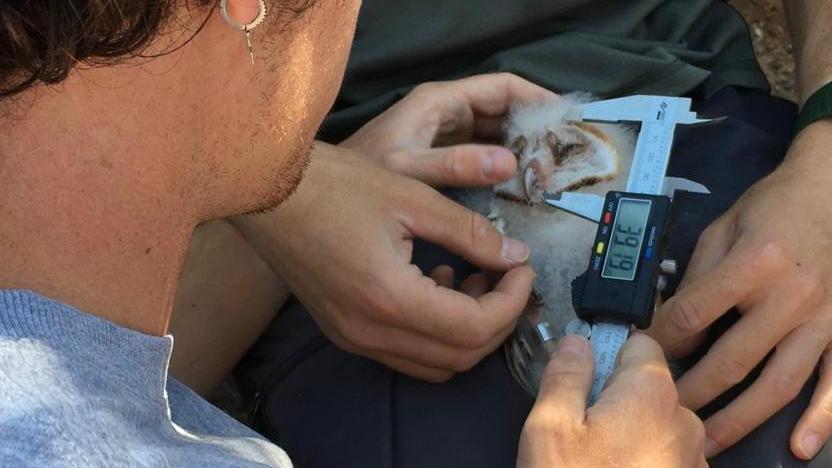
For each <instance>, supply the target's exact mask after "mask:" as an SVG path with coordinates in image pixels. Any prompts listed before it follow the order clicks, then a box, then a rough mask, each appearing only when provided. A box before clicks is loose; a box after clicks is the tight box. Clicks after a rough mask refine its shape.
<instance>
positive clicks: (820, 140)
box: [785, 116, 832, 172]
mask: <svg viewBox="0 0 832 468" xmlns="http://www.w3.org/2000/svg"><path fill="white" fill-rule="evenodd" d="M830 152H832V116H830V117H826V118H822V119H819V120H816V121H814V122H812V123H810V124H808V125H806V126H805V127H804V128H803V129H802V130H801V131H800V133H799V134H797V135H796V136H795V138H794V140H793V141H792V145H791V148H789V152H788V154H787V155H786V160H785V161H786V162H788V163H798V162H807V163H809V164H811V166H810V167H812V168H813V172H825V170H823V169H822V167H824V166H826V165H830V166H832V157H831V156H830Z"/></svg>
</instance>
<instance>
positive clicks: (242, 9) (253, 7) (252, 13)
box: [227, 0, 260, 24]
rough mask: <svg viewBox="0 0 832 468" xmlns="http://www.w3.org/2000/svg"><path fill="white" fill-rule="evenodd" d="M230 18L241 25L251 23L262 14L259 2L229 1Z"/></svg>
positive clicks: (254, 0)
mask: <svg viewBox="0 0 832 468" xmlns="http://www.w3.org/2000/svg"><path fill="white" fill-rule="evenodd" d="M227 2H228V8H227V11H228V16H229V17H230V18H231V19H232V20H234V21H236V22H237V23H240V24H248V23H251V22H252V21H253V20H254V19H255V18H257V15H258V14H259V13H260V2H259V0H227Z"/></svg>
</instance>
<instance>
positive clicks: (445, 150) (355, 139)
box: [340, 73, 556, 187]
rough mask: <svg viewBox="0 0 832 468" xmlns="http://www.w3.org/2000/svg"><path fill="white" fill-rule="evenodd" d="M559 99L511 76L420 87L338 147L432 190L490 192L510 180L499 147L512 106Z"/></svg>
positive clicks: (511, 168)
mask: <svg viewBox="0 0 832 468" xmlns="http://www.w3.org/2000/svg"><path fill="white" fill-rule="evenodd" d="M554 98H556V94H554V93H552V92H551V91H548V90H546V89H544V88H541V87H539V86H537V85H534V84H532V83H530V82H528V81H526V80H523V79H522V78H519V77H517V76H515V75H512V74H509V73H499V74H491V75H480V76H474V77H470V78H465V79H461V80H457V81H447V82H436V83H425V84H422V85H420V86H417V87H416V88H415V89H414V90H413V91H412V92H411V93H410V94H408V95H407V96H406V97H405V98H403V99H402V100H401V101H399V102H398V103H396V104H395V105H393V106H392V107H390V109H388V110H387V111H386V112H384V113H383V114H381V115H379V116H378V117H376V118H375V119H373V120H372V121H370V122H369V123H367V124H366V125H365V126H364V127H362V128H361V129H360V130H358V131H357V132H356V133H355V134H354V135H352V136H351V137H350V138H348V139H346V140H345V141H343V142H342V143H341V145H340V146H342V147H345V148H349V149H351V150H354V151H356V152H358V153H360V154H361V155H362V156H365V157H368V158H369V159H371V160H373V161H375V162H376V163H378V164H380V165H381V166H383V167H386V168H387V169H389V170H391V171H393V172H396V173H399V174H403V175H406V176H409V177H413V178H415V179H418V180H421V181H422V182H425V183H427V184H429V185H433V186H457V187H471V186H484V185H493V184H495V183H498V182H503V181H505V180H506V179H508V178H509V177H511V176H512V175H513V174H514V173H515V171H516V170H517V169H516V158H515V156H514V155H513V154H512V153H511V151H509V150H508V149H506V148H505V147H503V146H500V145H495V144H474V143H472V141H479V142H482V141H497V140H498V139H499V138H500V134H501V126H502V123H503V119H504V118H505V115H506V113H507V112H508V111H509V109H510V107H511V105H512V104H514V103H518V102H525V103H530V102H543V101H546V100H550V99H554Z"/></svg>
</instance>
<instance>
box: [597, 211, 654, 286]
mask: <svg viewBox="0 0 832 468" xmlns="http://www.w3.org/2000/svg"><path fill="white" fill-rule="evenodd" d="M651 205H652V202H651V201H650V200H638V199H634V198H621V199H620V200H619V202H618V212H617V213H616V215H615V221H614V222H613V226H612V234H611V235H610V240H609V247H608V249H609V250H608V251H607V259H606V260H605V261H604V269H603V270H602V271H601V277H602V278H607V279H615V280H623V281H633V279H634V278H635V276H636V269H637V268H638V264H639V259H640V257H641V245H642V243H643V242H644V233H645V231H646V230H647V219H648V218H649V217H650V206H651Z"/></svg>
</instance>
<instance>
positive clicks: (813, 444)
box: [800, 432, 823, 458]
mask: <svg viewBox="0 0 832 468" xmlns="http://www.w3.org/2000/svg"><path fill="white" fill-rule="evenodd" d="M821 445H823V442H822V441H821V438H820V436H819V435H818V434H817V433H815V432H810V433H808V434H806V436H804V437H803V440H802V441H800V449H801V450H803V453H804V454H805V455H806V457H807V458H812V457H814V456H815V455H817V453H818V452H819V451H820V447H821Z"/></svg>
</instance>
